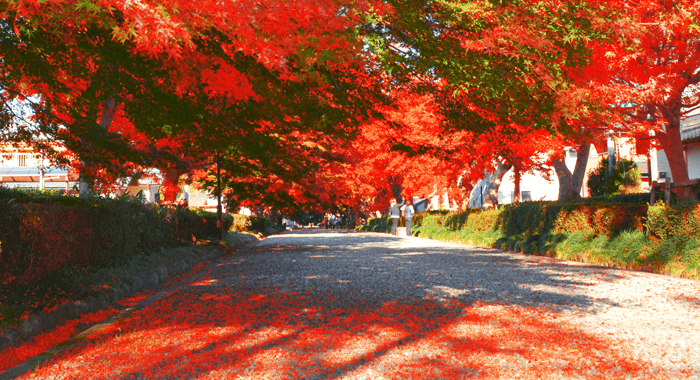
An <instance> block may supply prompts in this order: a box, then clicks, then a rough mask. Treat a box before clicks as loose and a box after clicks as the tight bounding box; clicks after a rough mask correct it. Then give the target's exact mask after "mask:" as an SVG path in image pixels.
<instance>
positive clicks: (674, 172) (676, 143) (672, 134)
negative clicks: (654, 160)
mask: <svg viewBox="0 0 700 380" xmlns="http://www.w3.org/2000/svg"><path fill="white" fill-rule="evenodd" d="M679 124H680V123H679ZM659 141H660V142H661V146H662V147H663V148H664V153H666V158H667V159H668V165H669V166H670V167H671V176H672V177H673V182H676V183H678V182H687V181H689V180H690V178H689V177H688V163H687V162H686V160H685V155H684V154H683V141H682V140H681V128H680V125H674V126H667V127H666V133H665V134H663V133H662V134H659ZM673 191H674V192H675V193H676V197H678V201H679V202H682V201H684V200H686V199H689V198H690V197H692V192H691V189H690V188H689V187H683V188H678V189H673Z"/></svg>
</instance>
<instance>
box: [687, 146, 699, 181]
mask: <svg viewBox="0 0 700 380" xmlns="http://www.w3.org/2000/svg"><path fill="white" fill-rule="evenodd" d="M686 152H687V155H688V156H687V160H688V178H690V179H700V145H688V147H687V150H686Z"/></svg>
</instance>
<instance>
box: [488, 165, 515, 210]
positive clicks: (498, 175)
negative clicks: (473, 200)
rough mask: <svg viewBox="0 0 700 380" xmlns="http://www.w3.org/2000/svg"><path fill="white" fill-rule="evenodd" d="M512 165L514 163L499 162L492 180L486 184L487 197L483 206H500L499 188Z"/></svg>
mask: <svg viewBox="0 0 700 380" xmlns="http://www.w3.org/2000/svg"><path fill="white" fill-rule="evenodd" d="M512 167H513V165H512V164H508V163H505V164H504V163H502V162H499V163H498V167H497V168H496V172H495V173H493V175H492V176H491V182H490V183H489V184H488V186H486V197H485V198H484V204H483V205H482V208H485V209H488V208H496V207H498V188H499V187H500V186H501V181H502V180H503V176H504V175H506V173H507V172H508V170H510V168H512Z"/></svg>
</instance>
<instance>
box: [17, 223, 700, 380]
mask: <svg viewBox="0 0 700 380" xmlns="http://www.w3.org/2000/svg"><path fill="white" fill-rule="evenodd" d="M699 296H700V285H699V284H698V282H696V281H688V280H682V279H675V278H668V277H664V276H657V275H649V274H645V273H636V272H626V271H619V270H611V269H606V268H601V267H591V266H586V265H581V264H574V263H566V262H561V261H556V260H551V259H548V258H543V257H531V256H525V255H521V254H514V253H506V252H502V251H497V250H491V249H481V248H471V247H466V246H462V245H457V244H451V243H445V242H439V241H433V240H427V239H418V238H396V237H391V236H388V235H386V234H378V233H359V232H349V231H319V230H300V231H293V232H287V233H283V234H280V235H275V236H270V237H268V238H266V239H265V240H263V241H261V242H258V243H255V244H253V245H251V246H249V247H248V248H246V249H245V250H243V251H241V252H239V253H237V254H235V255H233V256H230V257H228V258H226V259H224V260H221V261H219V262H216V263H214V264H212V265H210V267H209V269H208V270H207V271H206V272H205V273H201V274H200V275H198V276H195V277H193V278H192V279H191V280H188V281H186V282H184V283H183V284H182V286H180V287H179V288H178V289H177V290H175V291H172V292H170V293H168V294H167V295H166V296H165V297H163V298H161V299H159V300H158V301H156V302H154V303H152V304H150V305H149V306H146V307H145V308H143V309H140V310H137V311H135V312H134V313H133V314H131V315H130V316H128V317H125V318H124V319H122V320H120V321H119V322H118V323H116V324H114V325H113V326H111V327H110V328H108V329H106V330H104V331H103V332H102V333H99V334H96V335H94V336H92V337H90V338H89V339H88V340H86V341H83V342H80V343H77V344H74V345H73V346H71V347H70V348H69V349H67V350H66V351H65V352H63V353H62V354H60V355H58V356H56V357H54V358H53V359H51V360H50V361H49V362H48V363H47V364H45V366H44V367H43V368H41V369H39V370H38V372H36V376H38V378H58V379H70V378H91V379H146V378H148V379H150V378H163V379H166V378H196V379H205V378H207V379H208V378H246V379H262V378H279V379H291V378H294V379H322V378H338V379H390V378H400V379H404V378H443V379H453V378H485V379H488V378H502V379H506V378H507V379H512V378H523V379H525V378H531V379H536V378H538V379H539V378H552V379H554V378H567V379H568V378H601V379H603V378H605V379H609V378H627V375H629V376H630V377H631V378H640V379H642V378H652V377H654V376H657V377H659V378H663V377H664V376H670V377H671V378H682V377H684V376H686V375H688V376H691V377H690V378H693V377H692V376H696V377H697V376H700V352H699V351H698V349H697V347H696V346H695V340H694V339H693V336H695V334H696V332H697V325H696V324H697V323H698V322H697V321H698V320H700V303H699V301H698V298H699ZM684 370H685V371H688V372H682V371H684ZM25 378H28V375H26V376H25Z"/></svg>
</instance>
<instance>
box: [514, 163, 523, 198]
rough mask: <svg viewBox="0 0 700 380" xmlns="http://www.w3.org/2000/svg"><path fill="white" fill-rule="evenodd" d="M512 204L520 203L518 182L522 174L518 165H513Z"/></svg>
mask: <svg viewBox="0 0 700 380" xmlns="http://www.w3.org/2000/svg"><path fill="white" fill-rule="evenodd" d="M513 176H514V180H513V203H519V202H520V180H521V178H522V172H521V171H520V167H519V166H518V165H513Z"/></svg>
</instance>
